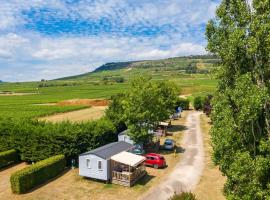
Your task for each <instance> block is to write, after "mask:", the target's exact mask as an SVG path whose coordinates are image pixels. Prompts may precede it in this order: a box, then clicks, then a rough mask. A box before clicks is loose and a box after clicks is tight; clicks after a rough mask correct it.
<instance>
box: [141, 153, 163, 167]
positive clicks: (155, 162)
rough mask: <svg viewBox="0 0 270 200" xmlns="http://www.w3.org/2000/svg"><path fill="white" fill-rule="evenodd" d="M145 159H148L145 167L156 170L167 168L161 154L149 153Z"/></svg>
mask: <svg viewBox="0 0 270 200" xmlns="http://www.w3.org/2000/svg"><path fill="white" fill-rule="evenodd" d="M145 157H146V161H145V165H148V166H152V167H154V168H155V169H158V168H162V167H165V166H166V160H165V158H164V157H163V156H161V155H159V154H156V153H149V154H146V155H145Z"/></svg>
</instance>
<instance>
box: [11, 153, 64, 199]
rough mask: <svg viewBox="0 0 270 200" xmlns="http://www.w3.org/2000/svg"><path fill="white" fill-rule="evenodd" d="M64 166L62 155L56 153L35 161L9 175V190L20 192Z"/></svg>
mask: <svg viewBox="0 0 270 200" xmlns="http://www.w3.org/2000/svg"><path fill="white" fill-rule="evenodd" d="M65 166H66V159H65V156H64V155H57V156H53V157H50V158H48V159H46V160H43V161H40V162H37V163H36V164H33V165H31V166H29V167H26V168H24V169H22V170H19V171H17V172H15V173H13V174H12V175H11V177H10V184H11V190H12V192H14V193H17V194H22V193H25V192H27V191H29V190H30V189H32V188H34V187H36V186H38V185H40V184H42V183H45V182H46V181H48V180H50V179H52V178H54V177H56V176H57V175H59V174H60V173H61V172H62V171H63V170H64V169H65Z"/></svg>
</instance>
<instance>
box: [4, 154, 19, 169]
mask: <svg viewBox="0 0 270 200" xmlns="http://www.w3.org/2000/svg"><path fill="white" fill-rule="evenodd" d="M18 161H19V155H18V152H17V151H16V150H15V149H12V150H8V151H4V152H1V153H0V168H2V167H6V166H8V165H11V164H14V163H17V162H18Z"/></svg>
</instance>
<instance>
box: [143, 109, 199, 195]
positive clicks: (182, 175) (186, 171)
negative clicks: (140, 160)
mask: <svg viewBox="0 0 270 200" xmlns="http://www.w3.org/2000/svg"><path fill="white" fill-rule="evenodd" d="M188 112H189V113H188V117H187V122H186V127H187V128H188V129H187V130H186V131H185V135H184V138H183V142H182V145H181V146H182V148H184V149H185V152H184V154H183V156H182V157H181V159H180V160H179V163H178V164H177V165H176V167H175V169H174V170H173V171H172V172H171V174H170V175H169V176H168V177H166V178H165V179H164V180H163V181H161V183H160V185H158V186H157V187H155V188H152V189H150V190H149V192H147V193H146V194H145V195H143V197H141V198H139V199H140V200H167V199H169V198H170V197H171V196H172V195H173V194H174V192H176V193H181V192H189V191H192V190H193V189H194V188H195V186H196V185H197V184H198V182H199V180H200V177H201V175H202V171H203V168H204V147H203V138H202V131H201V127H200V115H201V112H197V111H188Z"/></svg>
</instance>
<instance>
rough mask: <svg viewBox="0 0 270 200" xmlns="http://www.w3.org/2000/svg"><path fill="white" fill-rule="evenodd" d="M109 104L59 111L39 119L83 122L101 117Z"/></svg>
mask: <svg viewBox="0 0 270 200" xmlns="http://www.w3.org/2000/svg"><path fill="white" fill-rule="evenodd" d="M106 108H107V106H93V107H91V108H86V109H82V110H76V111H72V112H66V113H59V114H55V115H51V116H47V117H42V118H39V120H45V121H49V122H54V123H56V122H62V121H71V122H83V121H90V120H97V119H100V118H101V117H102V116H103V115H104V113H105V110H106Z"/></svg>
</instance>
